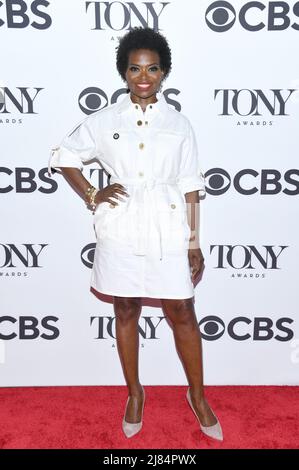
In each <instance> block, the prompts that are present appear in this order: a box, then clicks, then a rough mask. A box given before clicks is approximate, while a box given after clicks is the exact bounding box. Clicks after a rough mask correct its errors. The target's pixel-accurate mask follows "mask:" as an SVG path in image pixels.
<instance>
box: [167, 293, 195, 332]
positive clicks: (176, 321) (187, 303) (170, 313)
mask: <svg viewBox="0 0 299 470" xmlns="http://www.w3.org/2000/svg"><path fill="white" fill-rule="evenodd" d="M161 302H162V307H163V311H164V314H165V315H166V316H167V317H168V318H169V319H170V321H171V322H172V324H173V325H174V326H178V325H184V326H194V325H195V324H197V321H196V316H195V311H194V305H193V300H192V299H182V300H181V299H179V300H177V299H171V300H167V301H165V300H164V301H163V300H162V301H161Z"/></svg>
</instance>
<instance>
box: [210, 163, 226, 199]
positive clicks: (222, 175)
mask: <svg viewBox="0 0 299 470" xmlns="http://www.w3.org/2000/svg"><path fill="white" fill-rule="evenodd" d="M205 182H206V190H207V193H208V194H211V195H213V196H220V195H221V194H224V193H225V192H226V191H227V190H228V189H229V187H230V185H231V177H230V174H229V173H228V172H227V171H225V170H223V168H211V169H210V170H208V171H207V172H206V173H205Z"/></svg>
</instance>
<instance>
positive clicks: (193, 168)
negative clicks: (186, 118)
mask: <svg viewBox="0 0 299 470" xmlns="http://www.w3.org/2000/svg"><path fill="white" fill-rule="evenodd" d="M177 184H178V186H179V188H180V191H181V192H182V193H183V194H186V193H190V192H192V191H196V190H198V191H199V195H200V196H204V195H205V193H206V189H205V178H204V174H203V171H202V169H201V164H200V160H199V155H198V147H197V142H196V137H195V133H194V130H193V128H192V126H191V124H190V123H189V122H188V134H187V136H186V139H185V141H184V144H183V152H182V159H181V165H180V172H179V175H178V178H177Z"/></svg>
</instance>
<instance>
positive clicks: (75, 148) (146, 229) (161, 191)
mask: <svg viewBox="0 0 299 470" xmlns="http://www.w3.org/2000/svg"><path fill="white" fill-rule="evenodd" d="M116 65H117V70H118V72H119V74H120V75H121V77H122V79H123V80H124V81H125V83H126V84H127V87H128V93H127V95H126V96H125V97H124V98H123V99H122V100H121V101H120V102H118V103H115V104H113V105H111V106H108V107H107V108H105V109H103V110H101V111H97V112H95V113H94V114H92V115H90V116H88V117H87V118H86V119H85V120H84V121H83V122H82V123H81V124H80V125H79V126H77V127H76V128H75V129H74V130H73V131H72V132H71V133H70V134H69V135H68V136H67V137H66V138H65V139H64V140H63V141H62V143H61V145H60V147H58V148H56V149H54V150H53V153H52V156H51V159H50V162H49V168H51V167H54V168H61V171H62V174H63V175H64V176H65V178H66V179H67V180H68V181H69V182H70V184H71V186H72V187H73V188H74V189H75V190H76V191H77V192H78V193H79V194H80V195H81V197H82V198H84V199H85V201H86V202H87V204H88V205H89V206H90V207H91V208H92V209H93V210H94V225H95V230H96V234H97V245H96V250H95V257H94V263H93V270H92V279H91V284H92V287H93V288H94V289H95V290H97V291H98V292H100V293H103V294H108V295H112V296H113V305H114V312H115V317H116V322H115V325H116V340H117V347H118V353H119V356H120V360H121V364H122V368H123V373H124V377H125V380H126V383H127V386H128V391H129V396H128V400H127V403H126V408H125V414H124V417H123V422H122V427H123V431H124V433H125V435H126V436H127V437H132V436H133V435H135V434H136V433H137V432H139V431H140V430H141V427H142V416H143V407H144V403H145V393H144V388H143V387H142V385H141V384H140V381H139V375H138V350H139V333H138V319H139V317H140V313H141V308H142V307H141V299H142V297H151V298H158V299H161V304H162V308H163V311H164V314H165V316H166V317H167V318H168V319H169V321H170V324H171V325H172V328H173V333H174V339H175V343H176V347H177V350H178V352H179V355H180V358H181V360H182V362H183V366H184V369H185V372H186V377H187V380H188V383H189V389H188V393H187V397H186V398H187V402H188V403H189V405H190V406H191V408H192V410H193V412H194V413H195V415H196V417H197V419H198V420H199V423H200V429H201V430H202V432H204V433H205V434H206V435H208V436H209V437H212V438H214V439H218V440H222V430H221V426H220V423H219V421H218V420H217V418H216V416H215V415H214V413H213V412H212V410H211V408H210V407H209V405H208V403H207V401H206V400H205V396H204V386H203V370H202V351H201V336H200V330H199V327H198V322H197V318H196V314H195V310H194V302H193V296H194V285H193V283H194V282H195V280H196V278H197V277H198V276H199V274H200V273H201V271H202V268H203V260H204V258H203V255H202V252H201V249H200V247H199V195H201V196H203V195H204V194H205V183H204V177H203V173H202V171H201V165H200V159H199V154H198V150H197V143H196V137H195V133H194V130H193V128H192V126H191V124H190V122H189V119H188V118H187V117H186V116H184V115H183V114H182V113H180V112H178V111H176V110H175V109H173V108H172V107H171V106H170V105H169V104H168V103H167V102H166V99H165V97H164V95H163V93H161V86H162V83H163V82H164V80H165V79H166V77H168V75H169V73H170V70H171V51H170V48H169V46H168V42H167V40H166V38H165V37H164V36H163V35H162V34H160V33H157V32H155V31H154V30H152V29H151V28H134V29H133V30H131V31H129V32H128V33H127V34H126V35H124V36H123V37H122V38H121V40H120V43H119V46H118V48H117V58H116ZM92 158H97V159H98V160H99V161H100V163H101V165H102V167H103V168H104V170H105V171H106V172H107V173H108V174H109V175H110V184H109V185H108V186H106V187H105V188H103V189H97V188H94V187H92V186H91V185H90V183H89V181H88V180H86V179H85V177H84V176H83V175H82V163H83V162H86V161H89V160H91V159H92Z"/></svg>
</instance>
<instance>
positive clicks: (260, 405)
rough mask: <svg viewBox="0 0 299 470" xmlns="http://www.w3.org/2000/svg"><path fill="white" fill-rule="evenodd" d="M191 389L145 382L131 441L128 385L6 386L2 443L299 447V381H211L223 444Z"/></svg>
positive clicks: (0, 412) (1, 393) (1, 400)
mask: <svg viewBox="0 0 299 470" xmlns="http://www.w3.org/2000/svg"><path fill="white" fill-rule="evenodd" d="M186 390H187V387H183V386H167V387H166V386H163V387H158V386H145V392H146V402H145V407H144V422H143V428H142V430H141V432H140V433H139V434H137V435H136V436H134V437H132V438H131V439H127V438H126V437H125V436H124V435H123V433H122V430H121V420H122V417H123V412H124V407H125V404H126V397H127V389H126V387H120V386H119V387H116V386H112V387H111V386H109V387H108V386H99V387H26V388H0V416H1V426H0V448H2V449H16V448H19V449H66V448H68V449H84V448H85V449H86V448H88V449H92V448H93V449H101V448H106V449H142V448H146V449H196V448H199V449H200V448H201V449H207V448H222V449H225V448H226V449H227V448H229V449H248V448H251V449H275V448H280V449H282V448H284V449H287V448H289V449H294V448H295V449H298V448H299V387H286V386H285V387H244V386H242V387H239V386H235V387H223V386H221V387H220V386H217V387H206V396H207V398H208V400H209V403H210V405H211V407H212V408H213V409H214V411H215V413H216V414H217V415H218V418H219V420H220V422H221V425H222V429H223V433H224V441H223V443H218V442H216V441H215V442H214V441H211V440H210V439H208V438H206V437H205V436H203V434H202V433H201V432H200V430H199V425H198V422H197V421H196V418H195V416H194V415H193V413H192V411H191V409H190V408H189V406H188V404H187V401H186V398H185V394H186Z"/></svg>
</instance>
